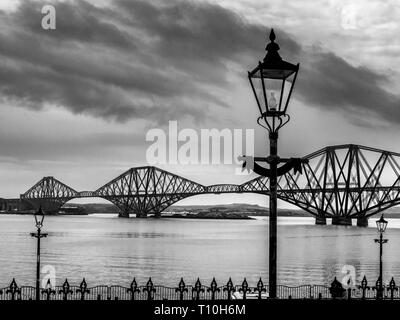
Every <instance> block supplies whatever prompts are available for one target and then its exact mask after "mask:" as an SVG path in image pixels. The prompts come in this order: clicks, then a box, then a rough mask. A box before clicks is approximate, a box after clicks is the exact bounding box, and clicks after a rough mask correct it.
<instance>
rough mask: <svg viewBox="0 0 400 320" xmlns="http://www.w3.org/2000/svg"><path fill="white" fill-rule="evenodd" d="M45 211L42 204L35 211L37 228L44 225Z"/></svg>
mask: <svg viewBox="0 0 400 320" xmlns="http://www.w3.org/2000/svg"><path fill="white" fill-rule="evenodd" d="M43 220H44V212H43V210H42V207H41V206H40V208H39V210H38V211H37V212H36V213H35V221H36V228H38V229H40V228H42V227H43Z"/></svg>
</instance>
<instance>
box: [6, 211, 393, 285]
mask: <svg viewBox="0 0 400 320" xmlns="http://www.w3.org/2000/svg"><path fill="white" fill-rule="evenodd" d="M388 220H389V227H388V229H387V231H386V234H385V235H386V237H387V238H389V239H390V240H389V243H388V244H387V245H385V248H384V278H385V279H386V280H387V281H388V280H389V279H390V277H392V276H395V278H398V279H400V257H399V255H398V254H397V248H396V246H397V244H398V243H399V239H400V221H399V220H396V219H388ZM370 226H371V227H370V228H357V227H339V226H316V225H314V219H312V218H304V217H302V218H295V217H287V218H279V230H278V232H279V238H278V282H279V283H280V284H286V285H299V284H329V283H330V282H331V281H332V280H333V278H334V277H335V276H337V277H338V278H340V277H342V276H344V274H343V273H342V268H343V266H344V265H352V266H354V267H355V270H356V276H357V278H359V277H361V276H362V275H364V274H365V275H366V276H367V278H369V279H371V281H372V282H371V283H373V282H374V281H375V279H376V276H377V273H378V246H377V245H376V244H375V243H374V241H373V239H374V238H375V237H376V236H377V232H376V230H375V223H374V221H371V222H370ZM33 229H34V223H33V218H32V217H29V216H10V215H8V216H6V215H2V216H0V237H1V238H0V239H1V241H0V249H1V251H0V252H1V255H0V285H1V286H5V285H7V284H8V283H9V282H10V281H11V279H12V278H13V277H15V278H16V279H17V281H18V283H20V284H30V285H33V284H34V277H35V241H33V240H32V239H31V237H30V236H29V232H31V231H34V230H33ZM44 230H45V231H46V232H48V233H49V237H48V238H46V239H45V240H44V241H43V247H42V252H43V256H42V264H43V265H46V264H49V265H53V266H54V267H55V268H56V272H57V281H58V283H59V284H60V283H61V282H62V281H63V280H64V279H65V278H66V277H68V279H69V280H70V281H71V282H78V281H81V279H82V278H83V277H85V278H86V280H87V281H88V283H89V285H95V284H101V283H102V284H125V285H128V284H129V283H130V281H131V280H132V279H133V277H136V279H137V280H138V281H140V282H144V281H146V280H147V278H148V277H149V276H151V277H152V279H153V281H154V282H155V283H156V282H157V283H164V284H169V285H176V284H177V283H178V281H179V279H180V277H184V278H185V280H186V281H187V282H188V283H189V282H194V281H195V280H196V278H197V277H200V280H201V281H202V282H205V283H209V282H210V281H211V279H212V277H215V278H216V279H217V281H218V282H219V283H221V284H222V283H225V282H226V281H227V280H228V278H229V277H232V280H233V281H234V282H237V283H240V282H241V281H242V280H243V278H244V277H246V278H247V279H248V281H249V283H250V282H251V283H254V284H255V283H256V281H257V280H258V278H259V277H260V276H261V277H262V278H263V280H264V282H265V283H267V281H268V269H267V268H268V220H267V219H265V218H259V219H257V220H245V221H235V220H185V219H147V220H146V219H118V218H117V217H115V216H109V215H94V216H60V217H47V218H46V221H45V226H44Z"/></svg>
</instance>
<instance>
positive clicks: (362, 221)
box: [357, 217, 368, 227]
mask: <svg viewBox="0 0 400 320" xmlns="http://www.w3.org/2000/svg"><path fill="white" fill-rule="evenodd" d="M357 227H368V218H366V217H359V218H357Z"/></svg>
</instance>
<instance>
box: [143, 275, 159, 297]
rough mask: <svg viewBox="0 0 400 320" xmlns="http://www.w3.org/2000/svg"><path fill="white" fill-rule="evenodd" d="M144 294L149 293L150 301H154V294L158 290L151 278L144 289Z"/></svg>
mask: <svg viewBox="0 0 400 320" xmlns="http://www.w3.org/2000/svg"><path fill="white" fill-rule="evenodd" d="M143 292H147V300H148V301H150V300H153V296H152V293H153V292H156V289H155V288H154V285H153V281H151V278H149V281H147V283H146V287H145V288H143Z"/></svg>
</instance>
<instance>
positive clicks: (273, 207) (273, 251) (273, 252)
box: [269, 132, 278, 299]
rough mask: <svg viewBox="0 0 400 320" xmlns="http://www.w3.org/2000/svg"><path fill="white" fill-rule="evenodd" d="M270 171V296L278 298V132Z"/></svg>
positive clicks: (273, 139) (273, 137)
mask: <svg viewBox="0 0 400 320" xmlns="http://www.w3.org/2000/svg"><path fill="white" fill-rule="evenodd" d="M269 142H270V172H271V178H270V180H269V192H270V195H269V297H270V298H272V299H274V298H276V278H277V277H276V270H277V192H276V189H277V164H278V159H277V158H278V132H270V133H269Z"/></svg>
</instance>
